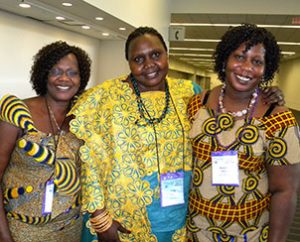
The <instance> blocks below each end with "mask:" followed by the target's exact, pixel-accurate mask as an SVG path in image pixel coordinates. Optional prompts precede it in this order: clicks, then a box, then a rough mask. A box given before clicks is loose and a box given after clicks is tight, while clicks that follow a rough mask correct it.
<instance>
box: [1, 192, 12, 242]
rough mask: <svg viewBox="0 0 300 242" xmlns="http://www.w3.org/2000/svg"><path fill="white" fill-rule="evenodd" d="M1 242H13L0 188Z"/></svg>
mask: <svg viewBox="0 0 300 242" xmlns="http://www.w3.org/2000/svg"><path fill="white" fill-rule="evenodd" d="M0 241H6V242H13V239H12V238H11V234H10V231H9V227H8V223H7V219H6V216H5V212H4V203H3V193H2V189H1V187H0Z"/></svg>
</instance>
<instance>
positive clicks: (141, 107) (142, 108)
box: [131, 76, 170, 126]
mask: <svg viewBox="0 0 300 242" xmlns="http://www.w3.org/2000/svg"><path fill="white" fill-rule="evenodd" d="M131 83H132V86H133V90H134V93H135V95H136V100H137V105H138V110H139V113H140V118H142V119H144V120H145V121H146V123H147V124H158V123H160V122H161V121H162V120H163V119H164V118H165V117H166V115H167V112H168V111H169V108H170V91H169V86H168V82H167V81H166V87H165V93H166V98H165V100H166V104H165V108H164V110H163V112H162V114H161V115H160V117H158V118H152V117H151V116H150V115H149V112H148V110H147V108H146V106H145V104H144V102H143V100H142V97H141V93H140V91H139V88H138V84H137V81H136V80H135V78H134V77H133V76H131ZM145 113H146V114H147V116H148V117H146V115H145ZM137 125H141V124H139V123H137ZM142 126H143V125H142Z"/></svg>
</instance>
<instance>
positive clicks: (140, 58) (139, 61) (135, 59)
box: [133, 56, 144, 64]
mask: <svg viewBox="0 0 300 242" xmlns="http://www.w3.org/2000/svg"><path fill="white" fill-rule="evenodd" d="M133 60H134V62H135V63H137V64H142V63H143V62H144V57H142V56H137V57H135V58H134V59H133Z"/></svg>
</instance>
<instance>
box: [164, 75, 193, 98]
mask: <svg viewBox="0 0 300 242" xmlns="http://www.w3.org/2000/svg"><path fill="white" fill-rule="evenodd" d="M167 81H168V84H169V88H170V92H171V93H173V94H174V95H176V97H182V98H184V99H185V98H187V100H189V99H190V98H191V97H192V96H193V95H194V93H195V92H194V87H193V82H192V81H191V80H187V79H176V78H171V77H167Z"/></svg>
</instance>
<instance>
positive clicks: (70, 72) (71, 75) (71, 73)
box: [66, 69, 79, 77]
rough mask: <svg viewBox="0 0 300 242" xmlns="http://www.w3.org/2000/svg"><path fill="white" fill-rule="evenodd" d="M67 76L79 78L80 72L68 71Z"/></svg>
mask: <svg viewBox="0 0 300 242" xmlns="http://www.w3.org/2000/svg"><path fill="white" fill-rule="evenodd" d="M66 73H67V76H68V77H76V76H78V75H79V72H78V71H76V70H72V69H71V70H67V72H66Z"/></svg>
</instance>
